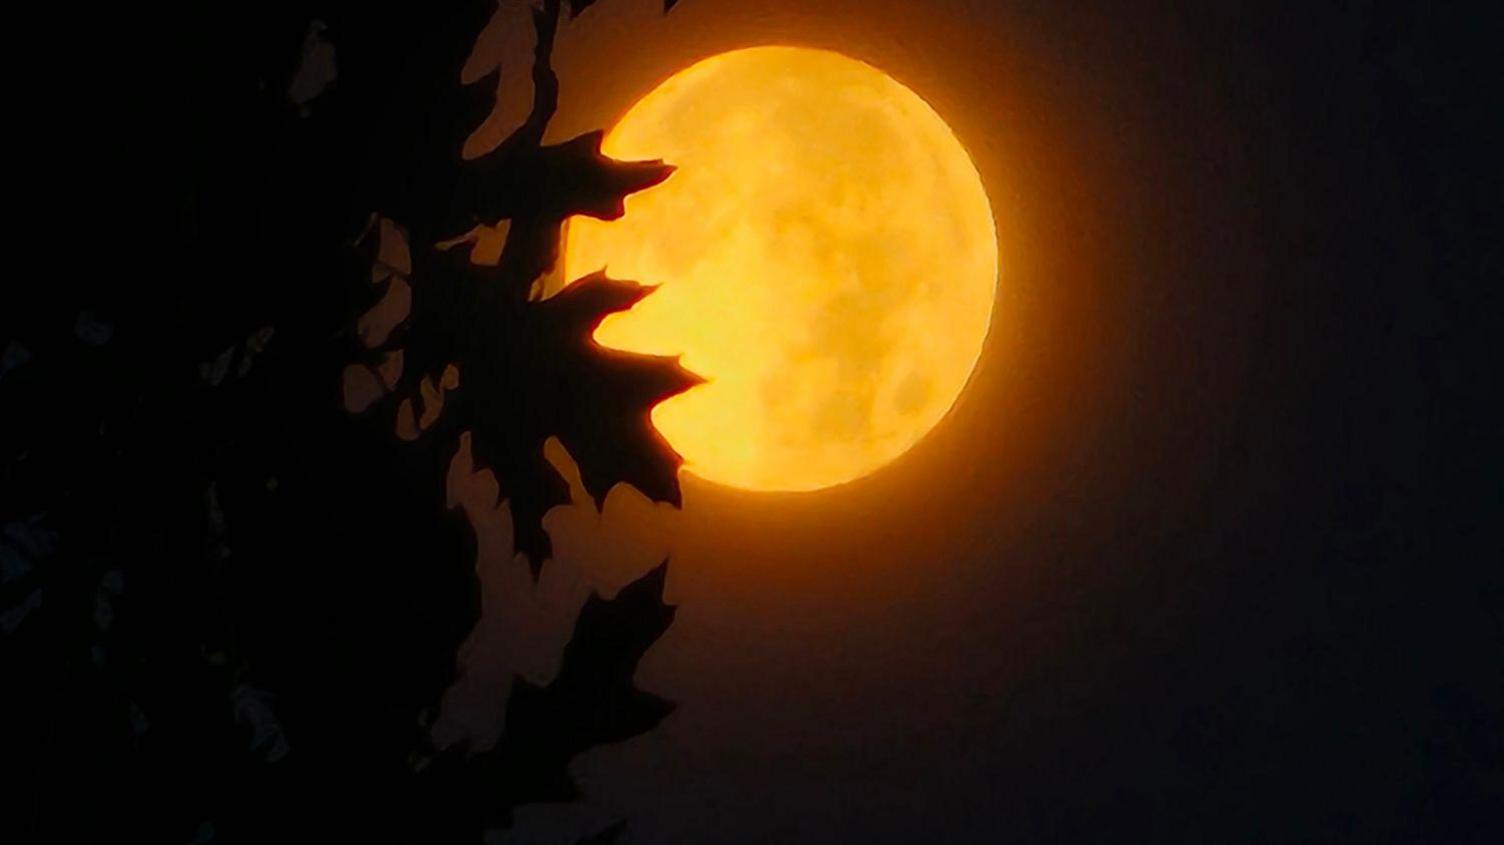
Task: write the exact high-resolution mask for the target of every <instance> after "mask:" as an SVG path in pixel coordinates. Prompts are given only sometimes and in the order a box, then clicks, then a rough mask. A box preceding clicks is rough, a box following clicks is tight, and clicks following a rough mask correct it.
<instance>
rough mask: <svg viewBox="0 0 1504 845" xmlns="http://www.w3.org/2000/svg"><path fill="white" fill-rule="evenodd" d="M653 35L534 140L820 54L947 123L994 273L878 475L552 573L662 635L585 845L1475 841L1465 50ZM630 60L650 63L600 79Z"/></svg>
mask: <svg viewBox="0 0 1504 845" xmlns="http://www.w3.org/2000/svg"><path fill="white" fill-rule="evenodd" d="M651 5H652V4H649V3H642V4H637V5H636V7H635V9H634V8H633V7H632V4H627V3H622V4H619V5H618V6H617V7H616V9H615V10H612V9H610V8H608V7H606V6H605V5H604V4H603V5H602V7H601V8H600V12H601V15H600V16H599V17H597V18H596V19H595V20H593V21H591V20H589V19H588V18H587V19H582V21H581V24H580V27H579V29H578V30H571V31H569V32H566V36H565V38H564V40H563V41H562V42H561V44H562V45H563V46H561V48H560V54H561V59H560V68H561V77H562V79H563V81H564V87H565V91H566V92H568V91H569V90H570V88H569V86H570V84H571V82H572V81H575V80H578V81H577V82H576V84H577V85H601V86H603V87H604V93H603V94H598V95H596V97H595V98H594V99H591V98H580V99H577V100H576V101H574V102H575V105H574V107H573V110H571V105H570V100H569V97H568V95H567V93H566V96H565V106H564V111H563V112H562V113H561V118H560V122H559V124H558V126H559V127H560V133H559V134H560V136H561V137H567V136H568V135H570V134H573V132H574V131H578V130H583V129H585V128H588V126H589V125H590V124H591V123H592V122H594V123H597V124H598V123H603V122H609V120H610V118H611V116H612V115H613V114H615V113H618V112H619V111H620V110H621V109H623V108H625V106H626V105H628V104H630V102H631V99H632V97H633V96H635V94H636V93H637V92H640V91H641V90H645V88H646V87H648V86H650V85H651V84H652V82H653V80H654V79H656V78H661V76H663V75H665V74H666V73H668V72H671V71H672V70H673V69H675V68H677V67H680V66H682V65H684V64H687V63H688V62H689V61H692V60H693V59H694V58H696V57H697V56H699V55H704V54H708V53H714V52H718V51H720V50H722V49H728V48H731V47H735V46H743V45H746V44H755V43H765V42H785V43H787V42H789V41H793V42H796V43H806V44H812V45H816V46H825V47H829V48H832V49H837V50H841V51H843V52H847V53H850V54H853V55H857V56H859V57H861V58H864V59H867V60H869V61H871V62H873V63H874V64H877V65H879V66H880V67H884V68H885V69H888V70H890V72H892V73H894V74H896V75H897V76H898V77H899V78H900V79H902V80H904V81H905V82H907V83H908V84H910V85H911V86H913V87H915V88H916V90H919V91H920V93H921V94H922V95H924V96H926V97H927V98H928V99H930V100H931V102H932V103H934V104H935V105H936V107H937V109H939V111H940V112H941V113H942V114H943V115H945V116H946V117H947V119H948V120H950V121H951V122H952V124H953V126H954V127H955V128H956V130H957V132H958V134H959V135H960V137H961V138H962V140H963V142H964V143H966V144H967V146H968V147H969V148H970V149H971V150H972V152H973V155H974V157H975V158H976V159H977V162H978V165H979V167H980V169H981V170H982V172H983V176H984V179H985V180H986V181H987V184H988V189H989V193H990V194H991V196H992V200H993V205H994V210H995V213H996V215H997V217H998V219H999V230H1000V241H1001V250H1002V264H1003V273H1002V279H1001V282H1000V296H999V304H998V307H997V311H996V313H995V316H994V331H993V336H992V338H991V339H990V341H989V345H988V349H987V352H986V353H985V354H984V360H983V362H982V365H981V370H980V372H979V374H978V376H977V377H976V378H975V380H974V383H973V384H972V385H971V387H970V388H969V389H968V393H967V394H966V395H965V396H964V397H963V400H962V403H961V405H960V406H959V407H958V408H957V410H956V411H955V412H954V413H953V415H952V417H951V418H949V419H948V420H947V421H946V423H945V424H944V425H942V426H941V428H940V429H939V430H937V432H936V433H935V434H934V435H932V436H931V437H930V438H928V439H927V440H926V441H925V442H924V443H923V444H921V446H920V447H919V448H917V449H916V450H915V451H914V452H913V453H911V454H910V455H908V456H906V457H905V459H903V460H902V461H900V463H899V464H898V465H897V466H895V467H892V468H889V469H888V470H886V471H884V472H883V473H880V474H879V475H878V476H876V477H873V478H870V479H867V480H865V481H863V482H860V483H859V484H856V485H851V486H850V487H849V488H843V489H838V490H835V491H830V492H827V493H822V494H816V495H813V496H785V497H777V496H773V497H769V496H754V495H738V494H734V493H732V492H730V491H726V490H722V489H717V488H714V487H711V486H709V485H706V484H703V483H696V482H694V481H690V482H689V483H688V487H687V492H686V505H685V509H684V512H683V513H682V514H678V515H674V514H670V513H667V512H665V511H662V510H659V511H657V512H652V513H650V512H648V510H647V509H646V507H645V506H643V505H642V504H641V501H640V500H639V499H635V498H634V497H632V496H622V497H619V498H617V499H615V500H613V502H611V503H609V504H608V507H607V511H606V518H605V521H604V523H603V527H599V528H594V529H591V528H589V527H588V526H589V525H591V523H590V522H589V520H588V519H584V518H578V522H570V523H569V525H570V529H572V530H574V531H575V532H576V533H577V534H578V535H580V536H581V538H582V539H579V540H577V541H576V542H575V543H574V544H566V547H565V548H564V549H563V551H562V552H561V558H563V567H564V569H565V570H566V571H568V570H569V569H570V568H573V569H574V570H576V571H578V570H583V571H584V572H586V573H591V574H590V575H587V576H586V578H587V579H589V578H594V580H596V581H605V582H606V583H610V581H611V579H612V578H613V577H615V578H617V579H618V583H620V581H622V580H625V578H624V577H623V575H622V573H632V574H635V573H636V572H637V571H641V570H642V569H645V568H646V567H647V566H650V565H651V564H652V563H654V562H655V561H656V555H657V554H659V553H660V552H662V551H669V552H672V553H673V554H674V555H675V562H674V565H673V567H674V568H673V569H672V575H671V577H670V582H669V599H670V600H671V601H675V602H677V603H679V604H680V605H681V608H680V614H679V617H678V620H677V622H676V625H675V627H674V628H673V629H672V630H671V631H670V633H669V635H668V636H667V637H666V638H665V640H664V642H663V643H661V644H660V645H659V646H657V647H656V648H655V649H654V650H653V651H652V652H650V653H649V655H648V657H647V660H646V662H645V664H644V667H643V677H644V682H645V684H646V685H647V686H648V687H649V688H651V689H654V690H657V691H660V692H662V693H664V694H665V695H668V696H670V697H671V698H674V699H676V700H677V701H679V702H680V703H681V709H680V710H679V711H678V712H677V713H676V714H675V716H674V717H673V718H671V719H670V720H669V721H668V722H666V723H665V724H664V725H663V726H662V727H661V728H659V729H658V730H656V731H654V732H653V733H651V734H649V735H647V736H645V737H642V738H639V739H637V740H634V741H632V742H630V743H626V744H624V745H622V746H619V747H614V748H610V749H606V750H602V751H599V752H595V753H593V754H591V755H588V756H587V757H586V758H584V759H583V760H582V761H581V762H580V763H579V764H578V765H577V767H576V771H577V772H579V773H580V774H581V778H582V782H583V783H584V784H585V786H586V789H587V791H588V792H589V793H590V797H589V798H588V799H587V808H588V809H587V810H586V815H587V816H589V817H591V818H598V819H601V820H609V819H610V818H614V817H617V816H621V815H628V816H630V817H631V818H632V819H633V825H634V831H635V834H634V835H635V836H636V839H634V841H643V842H679V841H684V842H691V841H714V842H737V843H741V842H746V843H755V842H811V843H813V842H840V841H874V842H913V841H943V842H996V841H1034V840H1055V841H1059V840H1068V841H1075V840H1092V839H1100V838H1104V837H1106V838H1146V839H1159V840H1165V839H1170V840H1202V841H1205V840H1227V839H1232V840H1244V839H1257V840H1262V839H1274V840H1280V839H1289V838H1316V839H1327V838H1343V839H1355V840H1364V841H1372V840H1374V839H1387V838H1393V839H1401V840H1415V839H1421V838H1427V839H1445V840H1451V841H1474V840H1477V841H1482V840H1484V839H1487V838H1489V837H1488V836H1486V835H1485V833H1484V832H1485V831H1486V830H1493V831H1497V830H1498V829H1499V824H1500V820H1499V814H1498V811H1497V809H1494V808H1491V807H1490V803H1491V802H1497V801H1498V800H1499V799H1500V798H1501V797H1504V795H1501V793H1500V789H1499V787H1500V777H1501V771H1500V768H1499V765H1500V764H1499V752H1500V745H1499V743H1500V733H1499V727H1500V725H1499V716H1498V714H1499V713H1501V712H1504V697H1501V685H1500V671H1499V667H1500V658H1501V653H1500V624H1501V620H1500V615H1499V614H1500V601H1501V598H1500V592H1499V591H1500V589H1501V582H1500V580H1499V579H1500V574H1499V572H1498V571H1497V564H1498V560H1499V557H1500V550H1501V546H1500V538H1499V533H1498V532H1499V526H1498V524H1497V522H1496V521H1495V520H1492V519H1489V518H1488V516H1487V512H1492V513H1493V514H1494V515H1495V516H1497V509H1498V505H1499V492H1498V490H1499V488H1498V478H1499V475H1498V473H1499V464H1498V460H1497V458H1498V455H1497V451H1498V450H1497V446H1498V444H1497V442H1495V441H1496V440H1497V436H1496V434H1495V433H1494V431H1493V430H1492V429H1491V428H1490V427H1489V426H1488V425H1486V424H1485V423H1484V422H1483V421H1482V420H1483V417H1482V416H1481V415H1480V413H1479V409H1480V407H1481V406H1482V405H1483V404H1484V403H1485V402H1486V400H1487V399H1488V391H1489V390H1490V389H1491V373H1490V372H1489V369H1490V367H1489V364H1488V356H1487V355H1486V354H1485V351H1484V347H1483V328H1484V326H1485V325H1486V323H1487V321H1488V320H1489V319H1490V317H1489V316H1487V315H1491V314H1494V313H1495V311H1496V308H1495V307H1494V306H1497V303H1498V294H1497V290H1496V287H1495V286H1494V281H1495V279H1493V278H1492V277H1491V276H1490V273H1493V274H1495V275H1496V274H1497V270H1498V243H1497V235H1496V233H1495V232H1494V231H1493V229H1494V227H1495V226H1496V225H1497V212H1496V210H1495V209H1496V206H1495V203H1496V201H1497V189H1498V187H1499V184H1498V176H1497V169H1496V168H1486V167H1484V158H1483V156H1484V155H1485V154H1487V155H1492V154H1491V153H1488V152H1487V149H1486V145H1483V144H1482V143H1481V133H1482V132H1483V130H1484V129H1485V126H1484V124H1485V123H1488V122H1494V121H1496V120H1497V114H1496V113H1497V102H1498V101H1497V100H1496V99H1492V100H1491V99H1489V98H1486V97H1482V96H1480V93H1479V92H1477V91H1473V90H1470V86H1469V85H1468V80H1469V79H1472V78H1475V77H1479V76H1481V75H1482V68H1483V65H1484V56H1485V53H1486V49H1487V48H1486V45H1485V44H1484V43H1483V42H1482V40H1481V38H1478V37H1477V32H1476V29H1475V27H1473V26H1472V25H1470V23H1469V21H1468V16H1467V15H1465V14H1463V13H1461V12H1450V13H1447V12H1437V11H1427V10H1425V9H1422V8H1411V9H1403V8H1392V9H1391V8H1385V7H1382V6H1377V5H1360V6H1355V7H1353V8H1350V9H1345V10H1342V11H1336V10H1333V11H1313V10H1310V9H1285V10H1279V9H1275V8H1272V7H1266V6H1249V7H1246V8H1231V7H1228V8H1223V9H1220V10H1208V9H1198V8H1189V7H1183V6H1180V5H1178V4H1152V5H1149V6H1146V4H1123V5H1122V6H1120V7H1119V8H1111V7H1107V6H1097V7H1088V6H1075V7H1070V6H1071V5H1072V4H1066V6H1062V4H1004V3H981V2H972V3H961V2H947V3H932V4H926V6H927V7H928V11H920V10H919V9H918V8H916V4H911V3H852V2H846V3H822V4H805V3H759V4H741V3H733V2H719V3H717V2H703V0H702V2H698V3H696V2H689V3H686V4H684V5H683V6H682V7H681V8H680V9H679V10H677V11H676V12H675V14H674V15H673V16H671V17H670V18H669V19H668V20H667V21H659V20H658V19H656V17H655V16H653V15H652V14H650V11H651V10H650V9H649V8H648V7H649V6H651ZM592 14H594V12H592ZM613 14H614V15H615V17H613V16H612V15H613ZM571 38H578V39H580V41H578V42H571V40H570V39H571ZM618 39H621V40H626V41H627V42H629V43H637V42H638V39H641V42H642V43H646V44H649V45H651V46H652V52H650V54H649V55H647V56H646V57H644V58H640V59H637V60H633V61H629V62H627V63H626V64H625V66H618V65H614V64H613V65H611V68H612V71H611V74H610V78H609V79H600V78H599V77H597V76H596V75H595V74H594V73H592V63H594V62H600V61H602V59H601V55H602V54H604V55H606V56H607V57H614V52H613V49H614V48H612V47H611V46H610V45H611V44H613V43H616V42H617V40H618ZM571 43H584V44H586V45H588V47H581V48H579V50H578V55H576V54H575V53H571V51H570V45H571ZM615 49H619V48H615ZM596 90H601V89H596ZM645 524H646V525H651V526H653V528H652V529H651V530H648V529H641V528H640V526H642V525H645ZM582 526H583V527H582ZM634 527H636V528H634ZM655 532H656V533H655ZM658 535H665V536H666V539H662V538H660V537H659V536H658ZM623 537H626V538H627V543H626V544H625V549H626V550H625V551H620V550H618V551H615V552H613V551H612V550H611V549H610V548H607V546H610V545H612V544H615V545H616V546H617V548H618V549H620V548H621V545H622V538H623ZM485 565H487V564H484V563H483V567H484V566H485ZM489 565H491V566H501V564H498V563H497V562H496V561H495V560H494V559H493V560H492V561H491V562H490V564H489ZM499 577H500V576H498V575H495V574H494V572H493V575H492V578H493V583H495V582H496V580H495V579H499ZM560 577H561V578H567V576H560ZM553 589H558V590H564V588H559V587H555V588H553ZM577 589H582V588H577ZM545 592H546V590H545ZM564 592H567V590H564ZM483 624H484V623H483ZM544 671H546V668H545V670H544ZM529 813H532V815H529ZM570 813H576V814H577V813H578V811H577V810H572V811H567V812H566V811H564V810H557V811H556V810H552V809H540V810H536V811H525V812H524V813H523V815H522V816H521V818H522V820H523V822H524V823H525V824H524V829H526V823H533V824H536V825H537V826H538V828H539V829H540V830H547V829H549V828H550V826H551V825H553V824H560V825H562V826H563V827H565V828H566V829H574V828H572V827H571V824H580V825H582V826H581V827H580V828H579V829H581V830H583V829H588V824H585V823H583V822H578V821H574V822H571V821H567V820H565V819H577V818H578V816H577V815H570ZM561 820H564V821H561Z"/></svg>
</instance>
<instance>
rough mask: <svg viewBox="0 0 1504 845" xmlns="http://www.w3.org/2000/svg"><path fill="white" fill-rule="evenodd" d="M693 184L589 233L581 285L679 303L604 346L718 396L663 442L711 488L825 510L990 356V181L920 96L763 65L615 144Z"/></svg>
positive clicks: (653, 100)
mask: <svg viewBox="0 0 1504 845" xmlns="http://www.w3.org/2000/svg"><path fill="white" fill-rule="evenodd" d="M603 150H604V152H605V153H606V154H607V155H610V156H612V157H614V158H618V159H655V158H661V159H663V160H665V161H667V162H668V163H670V164H673V165H675V166H676V167H677V168H678V170H677V171H676V172H675V173H674V175H673V176H672V177H671V178H670V179H669V180H668V181H667V182H665V183H664V184H662V185H659V186H658V187H655V188H653V189H651V190H648V191H644V192H642V193H639V194H634V195H632V196H631V197H628V199H627V202H626V215H625V216H624V217H623V218H622V219H620V220H617V221H610V222H603V221H598V220H592V219H587V218H574V219H572V220H571V221H570V224H569V227H568V236H567V243H566V247H565V252H564V255H565V273H566V275H567V278H571V279H573V278H578V277H580V276H583V275H585V274H587V273H590V272H593V271H595V270H599V269H601V268H602V267H605V268H607V270H608V271H609V273H610V274H611V275H612V276H613V277H616V278H624V279H633V280H637V281H641V282H643V283H646V284H658V285H660V288H659V289H658V290H657V291H656V292H654V293H653V294H652V295H651V296H649V297H647V298H646V299H645V300H643V301H642V302H641V303H640V304H638V305H637V306H636V307H635V308H633V309H632V310H631V311H628V312H625V313H623V314H619V315H614V316H613V317H611V318H609V319H608V320H607V321H606V322H605V323H603V324H602V325H601V327H600V328H599V329H598V330H597V332H596V339H597V340H598V341H599V342H600V343H602V344H604V345H606V346H611V347H615V348H619V349H626V350H631V351H636V352H644V353H652V354H667V355H682V356H683V364H684V366H685V367H687V368H688V369H690V370H692V371H694V372H696V373H698V374H700V375H702V376H704V377H706V378H707V379H709V382H708V383H707V384H705V385H702V386H699V387H696V388H694V389H693V390H690V391H689V392H687V393H685V394H683V395H680V396H677V397H674V398H672V399H670V400H668V401H667V402H664V403H663V404H662V405H660V406H658V408H656V409H655V410H654V412H653V420H654V423H655V424H656V425H657V427H658V428H659V430H660V431H661V432H663V434H664V436H665V437H666V438H667V439H668V441H669V442H670V443H671V444H672V445H673V446H674V447H675V448H676V449H677V450H678V451H679V452H680V453H681V454H683V455H684V457H685V466H686V468H687V469H688V470H689V471H690V472H692V473H694V474H696V475H699V476H701V477H704V478H706V479H709V480H711V481H715V482H719V483H723V484H728V485H731V486H735V487H741V488H746V489H754V490H815V489H820V488H824V487H829V486H832V485H835V484H840V483H842V482H846V481H850V480H852V479H855V478H859V477H861V476H864V475H866V474H868V473H870V472H872V471H873V470H875V469H877V468H879V467H881V466H883V465H884V464H886V463H888V462H890V461H892V460H893V459H894V458H896V457H898V456H899V455H901V454H902V453H903V452H905V451H906V450H907V449H909V448H910V447H911V446H913V445H914V443H916V442H917V441H918V440H919V439H920V438H921V437H923V436H924V435H925V434H926V433H927V432H928V431H929V430H930V429H931V428H933V427H934V426H935V424H936V423H938V422H939V421H940V419H941V418H942V417H943V416H944V415H945V414H946V412H947V411H948V410H949V409H950V408H951V406H952V405H953V404H954V403H955V401H956V398H957V397H958V396H959V394H960V393H961V390H962V388H963V387H964V386H965V384H966V381H967V379H968V378H969V376H970V374H971V371H972V369H973V368H974V366H975V364H976V361H977V357H978V355H979V354H980V352H981V348H982V343H983V340H984V338H985V336H986V334H987V329H988V324H989V320H990V317H991V310H992V302H993V296H994V289H995V284H996V279H997V242H996V234H995V232H994V227H993V219H992V212H991V208H990V206H989V204H988V201H987V196H986V193H985V191H984V190H983V187H982V182H981V178H980V176H979V175H978V174H977V171H976V168H975V167H974V166H973V164H972V162H971V159H970V158H969V157H968V155H967V153H966V151H965V149H964V148H963V147H962V146H961V144H960V142H959V141H958V140H957V139H956V137H955V136H954V134H953V133H952V132H951V131H950V129H949V127H948V126H946V124H945V122H944V121H943V120H942V119H941V118H940V117H939V115H937V114H936V113H935V112H934V110H933V109H931V108H930V107H929V105H928V104H926V103H925V102H924V101H923V100H922V99H920V98H919V96H918V95H916V94H915V93H914V92H912V91H910V90H909V89H907V88H905V87H904V86H903V85H901V84H899V83H898V82H896V81H894V80H893V79H891V78H889V77H888V76H886V75H885V74H883V73H882V72H881V71H879V70H877V69H876V68H873V67H872V66H870V65H867V64H864V63H862V62H859V61H856V60H854V59H850V58H847V57H845V56H841V55H839V54H837V53H832V52H827V51H821V50H811V49H805V48H793V47H755V48H750V49H746V50H738V51H734V52H731V53H724V54H721V55H719V56H714V57H712V58H710V59H706V60H705V61H702V62H700V63H698V64H696V65H693V66H692V67H690V68H688V69H686V70H684V71H681V72H680V73H678V74H677V75H675V76H673V77H672V78H670V79H669V80H668V81H666V82H664V83H663V84H662V85H660V86H659V87H658V88H656V89H654V90H653V91H652V92H651V93H649V94H648V95H647V96H646V97H644V98H643V99H642V100H641V101H639V102H638V103H637V104H636V105H634V106H633V107H632V108H631V109H630V110H629V111H628V112H627V114H626V115H625V116H624V117H623V118H622V119H621V120H620V121H619V122H618V123H617V125H616V126H615V127H614V128H613V129H612V130H611V131H610V132H609V133H608V134H607V136H606V139H605V143H604V146H603Z"/></svg>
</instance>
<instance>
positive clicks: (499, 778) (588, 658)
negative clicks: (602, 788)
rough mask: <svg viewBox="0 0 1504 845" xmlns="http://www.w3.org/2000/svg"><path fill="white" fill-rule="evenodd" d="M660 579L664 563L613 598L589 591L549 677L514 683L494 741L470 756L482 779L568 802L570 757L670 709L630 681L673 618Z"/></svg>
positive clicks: (531, 798)
mask: <svg viewBox="0 0 1504 845" xmlns="http://www.w3.org/2000/svg"><path fill="white" fill-rule="evenodd" d="M667 578H668V561H664V562H663V563H662V564H660V565H659V566H658V567H656V568H655V569H653V570H652V571H650V572H648V573H647V574H646V575H644V576H642V577H641V578H639V579H638V580H637V581H635V582H633V583H631V584H629V585H627V586H626V587H623V588H622V590H621V592H620V593H618V594H617V596H616V598H614V599H603V598H601V597H600V595H599V594H596V593H592V594H591V596H590V598H589V599H587V600H586V602H585V606H584V607H583V608H582V609H581V610H580V615H579V618H578V619H577V620H576V621H575V627H574V636H573V637H572V638H571V639H570V641H569V644H568V645H567V646H565V647H564V656H563V659H562V661H561V662H560V665H559V674H558V675H557V676H556V677H555V678H554V680H553V681H552V682H550V683H549V684H548V685H547V686H543V687H539V686H537V685H535V684H532V683H529V682H528V681H527V680H525V679H523V678H517V679H516V680H515V681H514V682H513V684H512V695H511V698H510V700H508V702H507V716H506V730H505V731H504V732H503V734H502V738H501V740H500V742H498V743H497V746H496V747H495V748H494V749H492V750H491V751H488V752H485V753H484V754H480V755H476V757H475V758H473V759H472V761H471V762H472V764H473V765H475V766H477V768H478V772H477V773H478V774H480V775H481V776H482V778H483V779H484V780H485V781H486V782H489V783H497V782H500V783H504V784H506V785H507V786H508V787H509V788H508V789H507V790H506V793H505V794H507V795H508V796H510V797H511V799H512V800H513V801H516V802H518V803H525V802H556V801H570V800H573V799H574V798H576V797H578V794H579V788H578V787H577V786H576V785H575V783H574V781H573V779H572V778H571V777H570V775H569V764H570V761H571V760H573V759H574V758H575V757H576V756H578V755H579V754H581V753H582V752H584V751H587V750H589V749H591V748H594V747H596V746H600V745H605V744H607V743H613V742H621V741H623V740H626V739H630V738H632V737H634V736H637V735H639V734H642V733H645V732H647V731H649V730H652V729H653V728H654V727H656V726H657V725H658V723H659V722H661V721H663V719H664V718H665V717H667V716H668V715H669V714H670V713H671V712H673V709H674V705H673V703H672V702H670V701H668V700H666V699H664V698H661V697H659V696H656V695H653V694H652V693H648V692H644V691H642V690H640V689H638V688H637V685H636V683H635V681H634V676H635V675H636V673H637V664H638V663H639V662H640V661H641V660H642V656H643V655H644V654H645V653H646V652H647V650H648V649H649V648H650V647H651V646H652V645H653V643H655V642H657V641H658V638H659V637H662V636H663V634H664V632H666V631H667V630H668V628H669V626H670V625H671V624H673V621H674V611H675V608H674V606H672V605H668V604H664V603H663V587H664V582H665V581H666V579H667Z"/></svg>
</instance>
